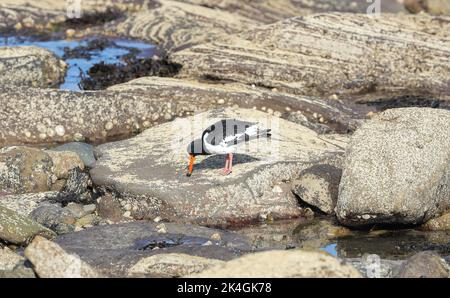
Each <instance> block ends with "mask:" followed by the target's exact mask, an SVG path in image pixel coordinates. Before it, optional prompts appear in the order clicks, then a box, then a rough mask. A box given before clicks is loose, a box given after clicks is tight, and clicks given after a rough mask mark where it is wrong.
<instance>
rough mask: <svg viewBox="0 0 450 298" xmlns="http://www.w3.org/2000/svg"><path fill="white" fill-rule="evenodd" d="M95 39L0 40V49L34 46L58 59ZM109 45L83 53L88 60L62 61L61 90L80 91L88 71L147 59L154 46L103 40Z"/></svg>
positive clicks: (151, 54) (15, 38)
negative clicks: (64, 70) (127, 60)
mask: <svg viewBox="0 0 450 298" xmlns="http://www.w3.org/2000/svg"><path fill="white" fill-rule="evenodd" d="M96 39H98V37H92V38H85V39H82V40H50V41H37V40H31V39H24V38H18V37H1V36H0V46H5V45H8V46H38V47H42V48H45V49H48V50H50V51H52V52H53V53H55V55H57V56H58V57H60V58H63V56H64V53H65V51H64V49H65V48H67V49H69V50H74V49H76V48H77V47H85V46H87V45H88V43H89V42H90V41H94V40H96ZM107 40H108V41H111V42H112V44H111V45H110V46H107V47H105V48H104V49H102V48H97V49H92V50H86V51H84V53H86V54H88V55H89V56H90V58H68V59H63V60H64V61H65V62H66V63H67V66H68V69H67V73H66V77H65V81H64V83H63V84H61V85H60V89H62V90H72V91H80V90H81V87H80V82H81V80H82V77H83V76H84V77H89V75H88V70H89V69H90V68H91V67H92V66H94V65H95V64H97V63H101V62H104V63H106V64H118V65H123V64H124V61H123V57H124V56H126V55H129V54H131V53H133V52H136V58H137V59H145V58H150V57H152V56H153V55H154V51H155V46H154V45H150V44H147V43H144V42H141V41H137V40H127V39H110V38H108V39H107Z"/></svg>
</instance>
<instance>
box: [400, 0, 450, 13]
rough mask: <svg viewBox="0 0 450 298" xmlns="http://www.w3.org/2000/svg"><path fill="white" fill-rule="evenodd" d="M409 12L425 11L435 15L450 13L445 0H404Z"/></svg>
mask: <svg viewBox="0 0 450 298" xmlns="http://www.w3.org/2000/svg"><path fill="white" fill-rule="evenodd" d="M404 3H405V7H406V9H407V10H409V11H410V12H414V13H418V12H421V11H426V12H428V13H430V14H435V15H450V3H449V2H448V1H446V0H404Z"/></svg>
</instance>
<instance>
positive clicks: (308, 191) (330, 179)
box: [292, 164, 342, 214]
mask: <svg viewBox="0 0 450 298" xmlns="http://www.w3.org/2000/svg"><path fill="white" fill-rule="evenodd" d="M341 175H342V170H341V169H339V168H337V167H334V166H330V165H326V164H322V165H315V166H313V167H311V168H309V169H306V170H304V171H302V172H301V173H300V177H299V178H298V179H296V180H295V181H293V183H292V185H293V189H292V191H293V192H294V194H296V195H297V196H299V198H300V199H301V200H302V201H303V202H305V203H307V204H309V205H312V206H314V207H316V208H318V209H319V210H320V211H322V212H324V213H326V214H333V213H334V207H335V206H336V201H337V199H338V189H339V181H340V179H341Z"/></svg>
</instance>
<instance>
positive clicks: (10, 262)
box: [0, 247, 25, 271]
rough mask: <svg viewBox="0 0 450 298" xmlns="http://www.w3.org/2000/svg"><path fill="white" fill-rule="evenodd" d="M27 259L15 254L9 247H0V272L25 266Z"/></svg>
mask: <svg viewBox="0 0 450 298" xmlns="http://www.w3.org/2000/svg"><path fill="white" fill-rule="evenodd" d="M24 261H25V259H24V258H23V257H22V256H20V255H18V254H16V253H15V252H13V251H12V250H11V249H9V248H8V247H3V248H1V247H0V271H12V270H13V269H14V268H15V267H16V266H17V265H18V264H23V262H24Z"/></svg>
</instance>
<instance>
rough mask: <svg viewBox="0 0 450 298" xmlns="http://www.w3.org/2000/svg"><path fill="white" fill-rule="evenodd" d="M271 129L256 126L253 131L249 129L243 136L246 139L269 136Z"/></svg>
mask: <svg viewBox="0 0 450 298" xmlns="http://www.w3.org/2000/svg"><path fill="white" fill-rule="evenodd" d="M270 132H271V129H261V128H259V127H258V128H257V129H255V130H254V131H249V132H246V133H245V138H246V139H247V141H250V140H253V139H262V138H270V137H271V136H272V134H271V133H270Z"/></svg>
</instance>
